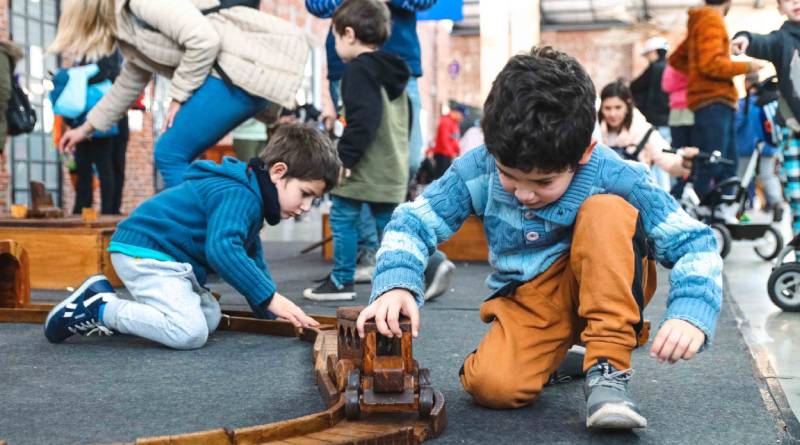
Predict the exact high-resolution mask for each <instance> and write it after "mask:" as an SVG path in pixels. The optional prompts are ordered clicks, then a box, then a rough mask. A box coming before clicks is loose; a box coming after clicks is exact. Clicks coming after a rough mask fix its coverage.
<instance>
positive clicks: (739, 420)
mask: <svg viewBox="0 0 800 445" xmlns="http://www.w3.org/2000/svg"><path fill="white" fill-rule="evenodd" d="M301 247H302V244H298V243H270V244H267V245H265V251H266V255H267V259H268V264H269V266H270V270H271V273H272V275H273V276H274V277H275V279H276V281H277V282H278V284H279V289H280V291H281V292H282V293H283V294H284V295H287V296H289V297H291V298H292V299H293V300H295V301H296V302H298V303H300V304H301V305H302V306H303V307H304V308H305V309H306V310H308V311H309V312H313V313H326V314H332V313H333V312H334V310H335V307H336V306H337V305H338V304H337V303H316V302H307V301H304V300H302V298H299V295H300V292H301V291H302V289H303V288H305V287H308V286H311V285H312V284H313V283H312V279H314V278H321V277H324V276H325V274H327V272H328V271H329V269H330V264H329V263H325V262H323V261H322V260H321V259H320V257H319V255H318V253H312V254H308V255H304V256H298V255H297V253H298V252H299V250H300V248H301ZM488 272H489V267H488V266H487V265H485V264H469V265H465V264H463V263H462V264H459V267H458V270H457V273H456V277H455V280H454V282H453V286H452V291H450V292H448V293H447V294H446V295H445V296H443V297H441V298H439V299H438V300H435V301H433V302H430V303H429V304H427V305H426V306H425V307H424V308H423V312H422V331H421V338H420V339H419V341H417V342H415V344H414V347H415V355H416V357H417V359H418V360H419V361H420V364H421V365H422V366H425V367H428V368H430V369H431V374H432V375H431V377H432V380H433V384H434V386H435V387H436V388H438V389H440V390H441V391H443V393H444V394H445V397H446V400H447V411H448V417H449V421H450V423H449V426H448V428H447V429H446V430H445V433H444V434H443V436H442V437H441V438H439V439H438V440H436V441H435V443H443V444H445V443H454V444H456V443H470V444H473V443H474V444H481V443H492V444H519V443H543V444H595V443H599V444H605V443H608V444H612V443H613V444H617V443H621V444H627V443H637V444H673V443H674V444H686V443H698V444H774V443H776V442H777V441H779V440H780V439H782V438H783V436H781V435H779V431H778V429H777V428H776V426H775V421H774V419H773V417H772V415H771V413H770V412H769V411H768V410H767V409H766V407H765V405H764V403H763V401H762V398H761V393H760V383H759V379H758V378H757V377H756V376H754V373H753V367H752V365H751V362H750V358H749V353H748V350H747V347H746V345H745V343H744V342H743V340H742V337H741V335H740V334H739V331H738V328H737V326H736V321H735V319H734V318H733V316H732V314H731V311H730V310H729V308H725V309H724V310H723V313H722V315H721V317H720V322H719V325H718V329H717V336H716V342H715V344H714V345H713V347H712V348H711V349H710V350H709V351H707V352H704V353H703V354H701V355H700V356H698V357H697V358H696V359H695V360H692V361H690V362H683V363H680V364H678V365H673V366H669V365H660V364H658V363H657V362H655V361H654V360H652V359H650V358H649V357H648V356H647V355H646V352H647V351H646V350H645V349H642V350H638V351H636V352H635V355H634V368H635V376H634V378H633V381H632V391H633V393H634V395H635V398H636V399H637V400H638V401H639V403H640V406H641V409H642V411H643V413H644V414H645V415H646V416H647V418H648V421H649V427H648V428H647V429H644V430H641V431H636V432H632V433H592V432H588V431H586V429H585V427H584V422H585V417H584V415H585V414H584V411H585V405H584V401H583V392H582V381H576V382H571V383H567V384H561V385H556V386H551V387H548V388H546V389H545V391H544V392H543V394H542V398H541V399H540V400H539V401H538V402H537V403H535V404H534V405H532V406H530V407H527V408H523V409H519V410H506V411H495V410H488V409H484V408H481V407H479V406H476V405H475V404H474V403H472V401H471V399H470V397H469V396H468V394H466V393H465V392H464V391H463V390H462V389H461V386H460V384H459V382H458V378H457V373H458V369H459V367H460V366H461V362H462V360H463V357H464V356H465V355H466V354H467V353H469V352H470V351H472V350H473V349H474V348H475V346H476V345H477V344H478V342H479V341H480V339H481V337H482V335H483V333H484V332H485V331H486V329H487V326H486V325H484V324H483V323H481V321H480V320H479V319H478V307H479V305H480V302H481V301H482V298H483V296H484V294H485V289H486V287H485V285H484V284H483V279H484V278H485V276H486V274H487V273H488ZM662 272H663V271H662ZM666 283H667V274H666V273H661V274H660V284H661V288H660V289H659V292H658V294H657V297H656V298H655V299H654V301H653V303H652V304H651V306H650V307H649V308H648V310H647V312H646V316H647V317H648V318H649V319H651V320H652V321H653V323H654V328H655V325H657V323H658V320H659V317H660V314H661V313H662V312H663V310H664V301H665V299H666V297H665V292H666ZM213 287H214V288H215V289H217V290H219V291H222V292H223V294H224V298H223V302H224V303H225V304H226V305H227V306H229V307H234V308H244V307H246V304H245V303H244V300H243V299H242V298H241V297H240V296H238V295H236V294H235V293H234V292H233V291H232V290H231V289H230V288H229V287H228V286H227V285H224V284H223V283H219V282H214V283H213ZM358 290H359V292H360V294H359V298H358V299H357V300H356V301H355V302H353V304H366V301H367V296H368V295H367V292H368V286H359V287H358ZM35 295H36V296H37V298H38V299H39V300H41V301H46V300H50V301H52V300H54V299H57V298H60V297H61V295H63V293H53V292H37V293H36V294H35ZM653 335H655V334H653ZM648 346H649V345H648ZM0 397H2V400H3V403H2V404H0V437H2V438H4V439H7V440H9V444H10V445H23V444H45V443H46V444H52V445H57V444H71V443H93V442H110V441H123V440H131V439H132V438H134V437H137V436H145V435H153V434H169V433H180V432H187V431H196V430H202V429H208V428H214V427H220V426H225V427H238V426H244V425H252V424H259V423H266V422H271V421H276V420H282V419H288V418H292V417H296V416H300V415H303V414H307V413H311V412H314V411H317V410H320V409H321V408H322V404H321V402H320V400H319V396H318V395H317V393H316V390H315V388H314V386H313V380H312V377H311V361H310V349H309V345H307V344H304V343H301V342H299V341H297V340H293V339H283V338H265V337H259V336H255V335H247V334H237V333H216V334H214V335H213V336H212V337H211V339H210V341H209V344H208V345H207V346H206V347H204V348H202V349H200V350H197V351H190V352H175V351H170V350H167V349H166V348H162V347H159V346H157V345H155V344H153V343H150V342H148V341H145V340H140V339H134V338H131V337H123V336H117V337H112V338H110V339H109V338H100V339H98V338H90V339H87V338H76V339H74V340H72V339H71V340H68V341H67V342H66V343H65V344H63V345H50V344H49V343H47V341H46V340H45V339H44V336H43V335H42V332H41V327H39V326H32V325H0Z"/></svg>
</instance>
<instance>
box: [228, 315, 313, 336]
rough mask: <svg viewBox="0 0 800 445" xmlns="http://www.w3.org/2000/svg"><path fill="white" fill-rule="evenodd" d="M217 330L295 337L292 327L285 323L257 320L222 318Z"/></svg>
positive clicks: (294, 330)
mask: <svg viewBox="0 0 800 445" xmlns="http://www.w3.org/2000/svg"><path fill="white" fill-rule="evenodd" d="M219 329H220V330H223V331H236V332H250V333H254V334H263V335H275V336H279V337H297V330H296V329H295V327H294V325H292V324H291V323H289V322H287V321H278V320H263V319H259V318H250V317H248V318H245V317H231V316H223V317H222V321H220V324H219Z"/></svg>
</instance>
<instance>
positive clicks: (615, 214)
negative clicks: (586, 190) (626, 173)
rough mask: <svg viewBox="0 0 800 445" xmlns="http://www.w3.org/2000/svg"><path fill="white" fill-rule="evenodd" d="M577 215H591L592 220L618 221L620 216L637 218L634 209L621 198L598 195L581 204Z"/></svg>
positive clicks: (636, 212)
mask: <svg viewBox="0 0 800 445" xmlns="http://www.w3.org/2000/svg"><path fill="white" fill-rule="evenodd" d="M578 213H579V214H581V215H583V214H591V215H592V219H593V220H595V219H598V218H600V219H603V218H606V219H611V220H618V219H619V218H620V217H621V216H625V215H630V216H633V217H634V218H635V217H636V216H638V211H637V210H636V208H635V207H634V206H633V205H631V204H630V203H629V202H628V201H626V200H625V199H624V198H622V197H621V196H617V195H610V194H600V195H593V196H590V197H588V198H586V201H584V202H583V204H581V208H580V210H579V212H578Z"/></svg>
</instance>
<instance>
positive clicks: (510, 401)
mask: <svg viewBox="0 0 800 445" xmlns="http://www.w3.org/2000/svg"><path fill="white" fill-rule="evenodd" d="M471 359H472V355H470V356H469V357H467V360H466V361H465V362H464V372H463V373H462V374H461V385H462V386H464V390H466V391H467V392H468V393H469V394H470V395H471V396H472V398H473V399H474V400H475V403H477V404H479V405H482V406H486V407H488V408H495V409H508V408H521V407H523V406H526V405H529V404H531V403H532V402H533V401H534V400H536V398H537V397H538V395H539V391H540V390H541V388H534V387H531V385H533V384H534V383H533V382H522V381H520V379H519V378H517V376H515V375H511V374H508V373H503V372H498V371H497V370H496V369H487V368H484V369H480V370H478V369H475V368H474V367H470V364H471V363H470V361H471ZM525 386H527V387H525Z"/></svg>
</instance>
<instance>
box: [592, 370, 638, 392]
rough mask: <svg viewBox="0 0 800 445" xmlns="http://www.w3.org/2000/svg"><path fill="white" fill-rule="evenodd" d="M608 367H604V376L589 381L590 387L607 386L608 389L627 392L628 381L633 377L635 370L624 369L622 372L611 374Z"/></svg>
mask: <svg viewBox="0 0 800 445" xmlns="http://www.w3.org/2000/svg"><path fill="white" fill-rule="evenodd" d="M610 369H613V368H608V367H606V366H603V367H602V370H603V371H602V374H600V375H599V376H596V377H592V378H591V379H590V380H589V386H591V387H594V386H605V387H606V388H612V389H618V390H625V385H627V383H628V380H630V379H631V377H633V368H628V369H623V370H621V371H614V372H610Z"/></svg>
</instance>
